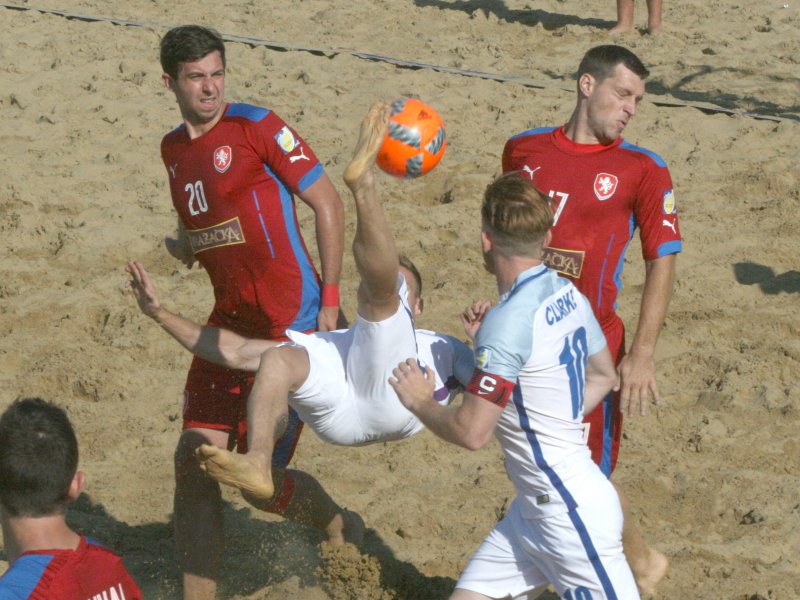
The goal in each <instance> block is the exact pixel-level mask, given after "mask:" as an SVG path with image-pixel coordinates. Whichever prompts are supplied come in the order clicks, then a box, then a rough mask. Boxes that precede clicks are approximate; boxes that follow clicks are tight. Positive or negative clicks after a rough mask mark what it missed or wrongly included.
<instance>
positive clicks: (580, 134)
mask: <svg viewBox="0 0 800 600" xmlns="http://www.w3.org/2000/svg"><path fill="white" fill-rule="evenodd" d="M564 136H566V138H567V139H568V140H570V141H571V142H575V143H576V144H587V145H588V144H592V145H594V144H600V143H602V142H601V141H600V140H599V139H597V136H596V135H594V133H593V132H592V129H591V127H589V117H588V116H587V115H586V112H585V111H584V110H581V105H578V106H576V107H575V110H574V111H573V112H572V116H571V117H570V118H569V121H567V124H566V126H565V127H564Z"/></svg>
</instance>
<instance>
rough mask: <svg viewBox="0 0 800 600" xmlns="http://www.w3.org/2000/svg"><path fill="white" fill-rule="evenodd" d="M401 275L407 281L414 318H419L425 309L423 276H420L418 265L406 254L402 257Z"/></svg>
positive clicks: (409, 301)
mask: <svg viewBox="0 0 800 600" xmlns="http://www.w3.org/2000/svg"><path fill="white" fill-rule="evenodd" d="M400 274H401V275H402V276H403V278H404V279H405V280H406V286H408V305H409V306H410V307H411V310H412V311H413V313H414V316H415V317H416V316H419V315H421V314H422V310H423V308H424V301H423V299H422V276H421V275H420V274H419V270H418V269H417V267H416V265H415V264H414V263H413V262H411V259H410V258H408V257H407V256H406V255H405V254H401V255H400Z"/></svg>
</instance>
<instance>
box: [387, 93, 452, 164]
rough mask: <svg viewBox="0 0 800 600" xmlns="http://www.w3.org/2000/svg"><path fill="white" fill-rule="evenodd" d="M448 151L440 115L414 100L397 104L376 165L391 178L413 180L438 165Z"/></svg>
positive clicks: (392, 112)
mask: <svg viewBox="0 0 800 600" xmlns="http://www.w3.org/2000/svg"><path fill="white" fill-rule="evenodd" d="M446 147H447V134H446V133H445V131H444V122H443V121H442V118H441V117H440V116H439V113H437V112H436V111H435V110H433V108H431V107H430V106H428V105H427V104H425V103H424V102H420V101H419V100H416V99H414V98H409V99H408V100H406V99H402V100H395V101H394V102H392V108H391V116H390V117H389V132H388V133H387V134H386V138H384V140H383V145H382V146H381V149H380V151H379V152H378V158H377V160H376V162H377V164H378V166H379V167H380V168H381V170H383V171H384V172H386V173H388V174H389V175H394V176H395V177H402V178H405V179H413V178H415V177H420V176H421V175H425V173H427V172H428V171H430V170H431V169H432V168H433V167H435V166H436V165H437V164H439V161H440V160H442V156H443V155H444V149H445V148H446Z"/></svg>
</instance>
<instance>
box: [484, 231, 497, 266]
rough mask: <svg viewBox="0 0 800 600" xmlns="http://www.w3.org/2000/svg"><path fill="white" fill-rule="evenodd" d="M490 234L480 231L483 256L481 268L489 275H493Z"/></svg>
mask: <svg viewBox="0 0 800 600" xmlns="http://www.w3.org/2000/svg"><path fill="white" fill-rule="evenodd" d="M493 247H494V246H493V244H492V234H491V233H489V232H488V231H487V230H486V229H482V230H481V253H482V254H483V268H484V269H486V272H487V273H489V274H490V275H494V274H495V270H494V257H493V255H492V249H493Z"/></svg>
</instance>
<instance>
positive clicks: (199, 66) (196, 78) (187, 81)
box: [162, 50, 225, 137]
mask: <svg viewBox="0 0 800 600" xmlns="http://www.w3.org/2000/svg"><path fill="white" fill-rule="evenodd" d="M162 79H163V81H164V85H165V86H166V87H167V88H169V89H170V90H172V91H173V92H174V93H175V99H176V100H177V101H178V106H179V107H180V110H181V115H182V116H183V120H184V121H185V123H186V126H187V128H188V129H189V134H190V136H191V137H195V136H196V135H202V134H203V133H205V132H206V131H209V130H210V129H211V128H212V127H213V126H214V125H216V123H217V121H219V119H220V117H221V116H222V112H223V109H224V107H225V100H224V96H225V65H224V64H223V63H222V57H221V56H220V53H219V52H218V51H216V50H215V51H214V52H210V53H208V54H206V55H205V56H204V57H203V58H201V59H200V60H196V61H192V62H185V63H181V64H180V67H179V68H178V77H177V78H176V79H173V78H172V77H171V76H170V75H168V74H167V73H164V74H163V75H162Z"/></svg>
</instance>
